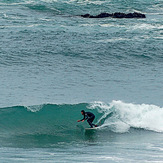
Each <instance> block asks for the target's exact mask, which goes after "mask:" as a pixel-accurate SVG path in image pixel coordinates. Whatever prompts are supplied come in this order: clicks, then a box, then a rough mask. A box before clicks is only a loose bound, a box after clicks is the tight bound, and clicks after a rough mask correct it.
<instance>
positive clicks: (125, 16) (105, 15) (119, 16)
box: [80, 12, 146, 18]
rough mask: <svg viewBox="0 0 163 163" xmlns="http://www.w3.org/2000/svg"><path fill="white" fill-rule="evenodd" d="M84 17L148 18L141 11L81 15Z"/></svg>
mask: <svg viewBox="0 0 163 163" xmlns="http://www.w3.org/2000/svg"><path fill="white" fill-rule="evenodd" d="M80 16H81V17H83V18H107V17H112V18H146V16H145V15H144V14H141V13H137V12H134V13H128V14H125V13H121V12H115V13H112V14H109V13H101V14H99V15H95V16H93V15H90V14H85V15H80Z"/></svg>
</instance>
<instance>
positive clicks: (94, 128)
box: [85, 126, 99, 130]
mask: <svg viewBox="0 0 163 163" xmlns="http://www.w3.org/2000/svg"><path fill="white" fill-rule="evenodd" d="M98 128H99V126H98V127H93V128H85V130H97V129H98Z"/></svg>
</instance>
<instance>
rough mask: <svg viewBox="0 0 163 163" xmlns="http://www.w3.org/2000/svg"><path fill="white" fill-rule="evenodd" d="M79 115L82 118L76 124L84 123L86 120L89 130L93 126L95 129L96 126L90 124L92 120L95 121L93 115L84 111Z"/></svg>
mask: <svg viewBox="0 0 163 163" xmlns="http://www.w3.org/2000/svg"><path fill="white" fill-rule="evenodd" d="M81 114H82V115H83V116H84V118H83V119H81V120H78V121H77V122H80V121H82V122H84V121H85V120H87V122H88V124H89V125H90V126H91V128H93V126H95V127H97V125H95V124H92V122H93V120H94V119H95V115H94V114H93V113H91V112H85V111H84V110H82V111H81Z"/></svg>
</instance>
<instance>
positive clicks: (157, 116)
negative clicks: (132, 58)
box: [0, 101, 163, 145]
mask: <svg viewBox="0 0 163 163" xmlns="http://www.w3.org/2000/svg"><path fill="white" fill-rule="evenodd" d="M82 109H85V110H86V111H91V112H93V113H94V114H95V115H96V119H95V122H96V123H97V124H99V125H101V126H100V127H99V129H98V130H97V132H103V133H107V132H113V133H115V134H118V133H126V132H129V131H130V128H139V129H144V130H151V131H155V132H163V121H162V119H163V108H160V107H158V106H154V105H147V104H142V105H136V104H132V103H131V104H130V103H124V102H122V101H112V102H111V103H109V104H106V103H103V102H94V103H90V104H88V103H80V104H73V105H70V104H62V105H55V104H44V105H37V106H30V107H25V106H13V107H7V108H1V109H0V116H1V119H0V128H1V130H0V137H1V144H3V143H4V142H5V143H6V141H7V142H8V145H11V141H12V144H18V145H20V144H21V145H22V143H23V144H24V143H25V144H27V142H29V144H30V143H32V145H34V144H36V142H37V143H38V144H40V141H41V142H42V143H43V142H44V143H45V144H48V143H50V144H51V143H54V144H56V143H58V142H72V141H79V140H82V139H84V137H83V134H84V133H85V130H84V128H85V127H88V124H87V123H86V122H84V123H78V122H77V120H78V119H82V115H81V114H80V111H81V110H82Z"/></svg>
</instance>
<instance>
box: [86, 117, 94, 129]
mask: <svg viewBox="0 0 163 163" xmlns="http://www.w3.org/2000/svg"><path fill="white" fill-rule="evenodd" d="M94 119H95V116H92V117H90V118H89V119H88V120H87V122H88V124H89V125H90V126H91V128H93V126H95V125H94V124H92V122H93V120H94Z"/></svg>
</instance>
